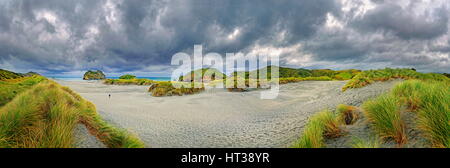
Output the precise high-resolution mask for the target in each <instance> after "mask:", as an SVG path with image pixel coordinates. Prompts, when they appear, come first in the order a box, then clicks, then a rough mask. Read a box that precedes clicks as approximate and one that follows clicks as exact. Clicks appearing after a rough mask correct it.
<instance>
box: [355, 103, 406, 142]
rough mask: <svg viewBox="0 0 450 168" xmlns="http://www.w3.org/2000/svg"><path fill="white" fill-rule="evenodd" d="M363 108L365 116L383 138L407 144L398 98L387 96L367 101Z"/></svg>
mask: <svg viewBox="0 0 450 168" xmlns="http://www.w3.org/2000/svg"><path fill="white" fill-rule="evenodd" d="M363 108H364V112H365V116H366V117H367V118H368V120H369V121H370V122H371V124H372V126H373V128H374V130H375V131H376V132H377V133H378V134H379V136H380V137H381V138H383V139H387V138H392V139H394V140H395V141H396V142H397V143H398V144H399V145H402V144H405V143H406V142H407V137H406V128H405V123H404V120H403V118H402V115H401V112H400V105H399V101H398V98H397V97H395V96H392V95H390V94H385V95H382V96H380V97H378V98H376V99H373V100H369V101H366V102H365V103H364V104H363Z"/></svg>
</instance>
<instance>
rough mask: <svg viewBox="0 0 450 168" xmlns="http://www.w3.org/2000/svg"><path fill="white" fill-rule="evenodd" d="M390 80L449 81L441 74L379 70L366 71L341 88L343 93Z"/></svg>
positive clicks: (389, 69) (403, 70)
mask: <svg viewBox="0 0 450 168" xmlns="http://www.w3.org/2000/svg"><path fill="white" fill-rule="evenodd" d="M391 79H405V80H408V79H419V80H433V81H444V82H450V79H449V78H447V77H445V76H444V75H442V74H436V73H420V72H416V71H414V70H411V69H391V68H386V69H380V70H368V71H363V72H362V73H359V74H358V75H356V76H355V77H353V79H351V80H350V81H349V82H347V84H346V85H345V86H344V87H343V88H342V90H343V91H345V90H347V89H350V88H361V87H364V86H366V85H369V84H372V83H373V82H376V81H387V80H391Z"/></svg>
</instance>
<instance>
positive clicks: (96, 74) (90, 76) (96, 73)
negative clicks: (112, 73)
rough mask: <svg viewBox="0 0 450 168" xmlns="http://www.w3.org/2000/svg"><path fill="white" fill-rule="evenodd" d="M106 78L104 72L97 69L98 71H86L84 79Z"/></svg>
mask: <svg viewBox="0 0 450 168" xmlns="http://www.w3.org/2000/svg"><path fill="white" fill-rule="evenodd" d="M103 79H106V77H105V74H103V72H102V71H100V70H96V71H91V70H89V71H87V72H86V73H84V76H83V80H103Z"/></svg>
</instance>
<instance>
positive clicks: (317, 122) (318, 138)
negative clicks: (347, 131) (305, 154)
mask: <svg viewBox="0 0 450 168" xmlns="http://www.w3.org/2000/svg"><path fill="white" fill-rule="evenodd" d="M342 134H343V131H342V130H341V129H340V128H339V122H338V121H337V118H336V115H335V114H334V113H333V112H331V111H329V110H325V111H322V112H319V113H317V114H316V115H314V116H312V117H311V118H310V120H309V122H308V124H307V125H306V127H305V129H304V131H303V135H302V136H301V137H300V139H299V140H298V142H296V143H295V144H294V145H293V147H294V148H322V147H325V143H324V139H325V138H336V137H339V136H341V135H342Z"/></svg>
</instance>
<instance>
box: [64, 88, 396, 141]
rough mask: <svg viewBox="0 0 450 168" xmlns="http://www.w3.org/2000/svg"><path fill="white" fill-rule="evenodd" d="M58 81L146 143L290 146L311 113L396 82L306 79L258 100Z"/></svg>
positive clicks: (255, 95)
mask: <svg viewBox="0 0 450 168" xmlns="http://www.w3.org/2000/svg"><path fill="white" fill-rule="evenodd" d="M57 82H58V83H60V84H62V85H65V86H68V87H70V88H71V89H73V90H74V91H76V92H77V93H79V94H80V95H81V96H83V97H84V98H86V99H87V100H89V101H91V102H93V103H94V104H95V105H96V106H97V110H98V112H99V114H100V115H101V116H102V117H103V118H104V119H105V120H106V121H108V122H110V123H112V124H114V125H116V126H118V127H122V128H125V129H127V130H129V131H131V132H133V133H135V134H137V135H138V136H139V137H140V138H141V139H142V140H143V141H144V142H145V143H146V144H147V145H148V146H150V147H289V146H290V145H291V144H292V142H294V141H295V140H296V139H297V138H298V137H299V135H300V133H301V132H302V129H303V127H304V125H305V124H306V122H307V119H308V117H310V116H311V115H312V114H314V113H316V112H319V111H321V110H323V109H326V108H329V109H334V108H335V107H336V105H338V104H341V103H344V104H349V105H360V104H361V103H362V102H363V101H364V100H367V99H368V98H371V97H375V96H377V95H379V94H381V93H383V92H386V91H388V90H389V89H390V88H391V87H392V86H393V85H394V83H396V82H398V81H389V82H383V83H375V84H372V85H370V86H367V87H364V88H360V89H351V90H348V91H346V92H342V91H341V88H342V86H343V85H344V84H345V83H346V82H345V81H305V82H300V83H292V84H286V85H281V87H280V93H279V96H278V98H276V99H273V100H262V99H260V98H259V95H260V93H259V92H260V91H252V92H243V93H236V92H226V91H225V90H223V89H213V90H207V91H205V92H203V93H200V94H195V95H187V96H174V97H152V96H151V95H150V93H149V92H147V90H148V87H149V86H134V85H129V86H117V85H104V84H102V83H101V82H100V81H57ZM108 94H111V98H108Z"/></svg>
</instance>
